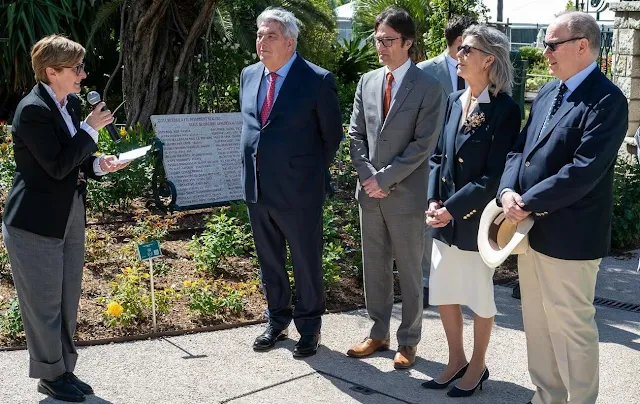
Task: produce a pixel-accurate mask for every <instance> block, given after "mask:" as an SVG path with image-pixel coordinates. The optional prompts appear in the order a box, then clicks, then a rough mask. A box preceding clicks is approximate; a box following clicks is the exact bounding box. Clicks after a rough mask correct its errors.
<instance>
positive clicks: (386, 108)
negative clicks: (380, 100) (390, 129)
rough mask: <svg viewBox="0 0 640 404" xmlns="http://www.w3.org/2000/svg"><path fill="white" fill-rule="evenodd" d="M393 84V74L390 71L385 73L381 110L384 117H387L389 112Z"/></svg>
mask: <svg viewBox="0 0 640 404" xmlns="http://www.w3.org/2000/svg"><path fill="white" fill-rule="evenodd" d="M392 84H393V74H391V72H389V73H387V88H385V90H384V107H383V108H384V109H383V110H382V112H383V113H384V117H385V119H386V118H387V114H388V113H389V108H390V107H391V85H392Z"/></svg>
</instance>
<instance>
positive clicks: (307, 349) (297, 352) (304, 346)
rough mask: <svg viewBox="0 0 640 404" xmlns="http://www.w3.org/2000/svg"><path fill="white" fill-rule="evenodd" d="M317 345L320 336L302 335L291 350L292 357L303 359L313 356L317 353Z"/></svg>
mask: <svg viewBox="0 0 640 404" xmlns="http://www.w3.org/2000/svg"><path fill="white" fill-rule="evenodd" d="M318 345H320V334H315V335H303V336H301V337H300V340H299V341H298V343H297V344H296V346H295V347H294V348H293V357H294V358H304V357H307V356H311V355H315V354H316V352H317V351H318Z"/></svg>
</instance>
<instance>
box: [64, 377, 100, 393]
mask: <svg viewBox="0 0 640 404" xmlns="http://www.w3.org/2000/svg"><path fill="white" fill-rule="evenodd" d="M64 376H65V377H66V378H67V380H68V381H69V382H70V383H71V384H73V385H74V386H76V388H77V389H78V390H80V391H81V392H82V394H84V395H85V396H90V395H93V389H92V388H91V386H89V385H88V384H87V383H85V382H83V381H82V380H80V379H78V377H77V376H76V375H74V374H73V373H71V372H67V373H65V374H64Z"/></svg>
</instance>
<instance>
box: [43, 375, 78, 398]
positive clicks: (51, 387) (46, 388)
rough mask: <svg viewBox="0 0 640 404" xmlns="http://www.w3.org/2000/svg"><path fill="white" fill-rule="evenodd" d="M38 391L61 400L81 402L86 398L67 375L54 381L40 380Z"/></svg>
mask: <svg viewBox="0 0 640 404" xmlns="http://www.w3.org/2000/svg"><path fill="white" fill-rule="evenodd" d="M38 392H40V393H42V394H46V395H48V396H51V397H53V398H55V399H56V400H60V401H71V402H74V403H80V402H83V401H84V400H85V396H84V394H83V393H82V392H81V391H80V390H78V388H77V387H76V386H74V385H73V384H72V383H71V382H70V381H69V380H68V379H67V377H66V376H65V375H62V376H60V377H58V378H56V379H55V380H52V381H49V380H45V379H40V381H39V382H38Z"/></svg>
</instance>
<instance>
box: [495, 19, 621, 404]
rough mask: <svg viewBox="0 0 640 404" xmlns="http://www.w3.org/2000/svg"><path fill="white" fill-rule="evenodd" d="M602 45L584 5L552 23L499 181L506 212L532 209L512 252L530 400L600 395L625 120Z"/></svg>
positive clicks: (586, 400)
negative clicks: (605, 269)
mask: <svg viewBox="0 0 640 404" xmlns="http://www.w3.org/2000/svg"><path fill="white" fill-rule="evenodd" d="M599 47H600V29H599V28H598V25H597V24H596V22H595V20H594V19H593V17H591V16H590V15H588V14H585V13H580V12H567V13H563V14H562V15H560V16H559V17H557V18H556V20H555V21H554V22H553V23H552V24H551V25H550V26H549V28H548V29H547V33H546V36H545V51H544V56H545V57H546V59H547V61H548V62H549V69H550V71H551V74H553V75H554V76H555V77H557V78H558V80H555V81H552V82H550V83H549V84H547V85H545V86H544V87H543V88H542V89H541V90H540V92H539V94H538V97H537V98H536V100H535V102H534V103H533V106H532V109H531V115H530V116H529V121H528V122H527V125H526V126H525V128H524V129H523V134H524V135H525V136H521V142H520V145H519V146H518V147H517V149H516V150H515V151H514V152H513V153H511V154H509V156H508V157H507V163H506V166H505V171H504V174H503V176H502V180H501V184H500V187H499V190H498V192H499V200H500V201H501V203H502V206H503V209H504V213H505V215H506V216H507V218H508V219H510V220H511V221H513V222H518V221H520V220H522V219H524V218H525V217H527V216H528V215H530V214H531V215H534V218H535V224H534V226H533V228H532V229H531V231H530V232H529V243H530V249H529V251H528V252H527V253H526V254H523V255H520V256H519V257H518V270H519V276H520V290H521V295H522V314H523V318H524V328H525V332H526V336H527V351H528V358H529V372H530V374H531V379H532V381H533V383H534V384H535V385H536V386H537V390H536V393H535V396H534V397H533V399H532V400H531V402H532V403H534V404H556V403H567V402H568V400H570V402H571V403H581V404H592V403H595V402H596V398H597V395H598V329H597V327H596V323H595V320H594V316H595V308H594V306H593V299H594V294H595V283H596V275H597V272H598V265H599V264H600V261H601V258H602V257H604V256H605V255H607V252H608V250H609V244H610V238H611V215H612V209H613V170H614V165H615V163H616V157H617V153H618V149H619V148H620V145H621V144H622V141H623V139H624V137H625V134H626V131H627V126H628V109H627V102H626V99H625V97H624V95H623V94H622V92H621V91H620V89H618V88H617V87H616V86H615V85H613V84H612V83H611V82H610V81H609V80H608V79H607V78H606V77H605V76H604V75H603V74H602V73H601V72H600V70H599V69H598V66H597V65H596V59H597V56H598V51H599Z"/></svg>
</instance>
